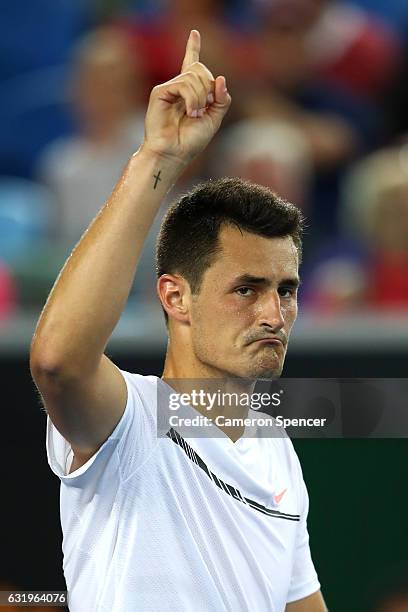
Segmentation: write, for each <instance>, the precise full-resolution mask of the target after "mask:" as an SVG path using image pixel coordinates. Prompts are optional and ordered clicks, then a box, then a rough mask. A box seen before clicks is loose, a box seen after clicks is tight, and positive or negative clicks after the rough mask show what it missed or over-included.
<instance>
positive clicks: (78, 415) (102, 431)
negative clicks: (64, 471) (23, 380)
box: [31, 355, 127, 468]
mask: <svg viewBox="0 0 408 612" xmlns="http://www.w3.org/2000/svg"><path fill="white" fill-rule="evenodd" d="M31 372H32V375H33V378H34V381H35V383H36V385H37V387H38V389H39V391H40V393H41V396H42V400H43V402H44V405H45V408H46V411H47V413H48V415H49V417H50V419H51V421H52V422H53V424H54V425H55V427H56V428H57V429H58V431H59V432H60V433H61V434H62V436H63V437H64V438H65V439H66V440H67V441H68V442H69V443H70V445H71V447H72V449H73V451H74V456H75V459H74V462H75V465H74V468H77V467H79V466H80V465H81V464H82V463H84V462H85V461H86V460H87V459H88V458H89V457H90V456H91V455H93V454H94V453H95V452H96V450H97V449H98V448H99V447H100V446H101V445H102V444H103V442H104V441H105V440H106V439H107V438H108V437H109V436H110V434H111V433H112V432H113V430H114V429H115V427H116V425H117V424H118V422H119V420H120V418H121V416H122V415H123V412H124V410H125V407H126V401H127V387H126V382H125V379H124V378H123V375H122V374H121V372H120V370H119V369H118V368H117V367H116V366H115V365H114V363H113V362H112V361H111V360H110V359H109V358H108V357H106V355H103V356H102V358H101V360H100V362H99V364H98V366H97V368H96V370H95V371H94V372H92V373H89V372H86V373H83V374H81V373H75V374H68V373H64V372H60V373H58V372H54V373H52V372H46V371H44V370H42V369H41V367H40V366H36V365H35V363H32V365H31Z"/></svg>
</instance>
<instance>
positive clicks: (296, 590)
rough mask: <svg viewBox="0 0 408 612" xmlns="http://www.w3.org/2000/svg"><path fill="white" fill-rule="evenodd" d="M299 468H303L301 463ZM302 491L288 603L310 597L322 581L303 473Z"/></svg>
mask: <svg viewBox="0 0 408 612" xmlns="http://www.w3.org/2000/svg"><path fill="white" fill-rule="evenodd" d="M299 469H301V468H300V464H299ZM301 493H302V498H303V511H302V513H301V518H300V521H299V526H298V531H297V534H296V544H295V552H294V560H293V567H292V576H291V581H290V587H289V592H288V596H287V603H290V602H291V601H297V600H298V599H303V598H304V597H308V596H309V595H312V594H313V593H316V591H318V590H319V589H320V583H319V580H318V577H317V573H316V570H315V568H314V565H313V561H312V556H311V553H310V546H309V533H308V531H307V515H308V512H309V496H308V493H307V489H306V485H305V483H304V480H303V476H302V475H301Z"/></svg>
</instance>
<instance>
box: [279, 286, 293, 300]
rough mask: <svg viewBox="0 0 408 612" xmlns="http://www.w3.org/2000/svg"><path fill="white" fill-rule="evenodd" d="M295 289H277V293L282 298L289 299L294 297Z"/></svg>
mask: <svg viewBox="0 0 408 612" xmlns="http://www.w3.org/2000/svg"><path fill="white" fill-rule="evenodd" d="M296 291H297V287H279V289H278V293H279V295H280V296H281V297H283V298H290V297H293V296H294V295H296Z"/></svg>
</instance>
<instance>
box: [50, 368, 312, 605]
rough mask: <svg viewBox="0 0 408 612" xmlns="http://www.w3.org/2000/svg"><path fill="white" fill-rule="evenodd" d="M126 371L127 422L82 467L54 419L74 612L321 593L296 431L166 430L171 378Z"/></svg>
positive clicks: (54, 459)
mask: <svg viewBox="0 0 408 612" xmlns="http://www.w3.org/2000/svg"><path fill="white" fill-rule="evenodd" d="M122 374H123V376H124V378H125V380H126V384H127V390H128V399H127V405H126V409H125V412H124V414H123V416H122V418H121V420H120V422H119V423H118V425H117V427H116V429H115V430H114V432H113V433H112V435H111V436H110V437H109V438H108V439H107V440H106V442H105V443H104V444H103V445H102V446H101V448H100V449H99V450H98V452H97V453H96V454H95V455H94V456H93V457H92V458H91V459H89V461H88V462H87V463H86V464H85V465H83V466H82V467H80V468H79V469H77V470H75V471H74V472H72V473H71V474H69V468H70V465H71V461H72V450H71V448H70V445H69V444H68V443H67V442H66V441H65V439H64V438H63V437H62V436H61V434H60V433H59V432H58V431H57V430H56V428H55V427H54V426H53V425H52V423H51V421H50V420H49V419H48V424H47V453H48V461H49V464H50V467H51V468H52V470H53V471H54V473H55V474H56V475H57V476H58V477H59V478H60V480H61V523H62V530H63V553H64V563H63V567H64V574H65V579H66V582H67V588H68V593H69V601H70V610H71V612H83V611H84V610H86V611H87V612H94V611H95V612H96V611H98V612H136V611H137V612H160V611H161V610H166V611H167V610H168V611H174V612H176V611H177V612H190V611H191V610H194V611H195V612H199V611H202V612H210V611H213V612H224V611H227V610H228V611H233V612H238V611H242V612H249V611H251V612H252V611H253V610H259V611H262V612H264V611H265V612H282V611H283V610H284V609H285V605H286V603H287V602H290V601H295V600H297V599H302V598H303V597H306V596H308V595H311V594H312V593H314V592H316V591H317V590H319V588H320V584H319V582H318V579H317V575H316V572H315V569H314V566H313V562H312V559H311V556H310V549H309V536H308V532H307V527H306V517H307V512H308V496H307V491H306V487H305V484H304V481H303V477H302V471H301V468H300V464H299V460H298V458H297V456H296V453H295V451H294V448H293V446H292V443H291V441H290V440H289V438H287V437H285V438H245V437H243V438H240V439H239V440H238V441H237V442H236V443H233V442H232V441H231V440H230V439H229V438H228V437H227V436H226V435H224V434H223V435H222V436H221V437H214V438H211V437H206V438H195V439H192V438H189V439H188V440H187V439H183V438H182V437H181V436H180V435H179V434H178V433H177V432H176V431H174V429H173V430H171V433H170V434H169V435H168V436H166V437H158V436H157V418H156V406H157V385H158V384H159V385H164V384H165V383H163V381H161V380H160V379H158V378H156V377H155V376H140V375H137V374H130V373H128V372H122ZM214 427H215V426H214ZM217 431H218V434H219V431H220V430H218V428H217ZM285 489H286V491H285ZM283 491H285V492H284V493H282V492H283Z"/></svg>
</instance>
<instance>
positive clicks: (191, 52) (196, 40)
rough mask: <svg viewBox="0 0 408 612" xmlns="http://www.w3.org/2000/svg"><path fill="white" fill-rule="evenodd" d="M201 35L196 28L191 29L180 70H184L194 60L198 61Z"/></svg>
mask: <svg viewBox="0 0 408 612" xmlns="http://www.w3.org/2000/svg"><path fill="white" fill-rule="evenodd" d="M200 48H201V36H200V32H199V31H198V30H191V32H190V36H189V37H188V41H187V45H186V53H185V55H184V60H183V65H182V67H181V72H185V71H186V70H187V68H188V66H191V64H193V63H194V62H199V61H200Z"/></svg>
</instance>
